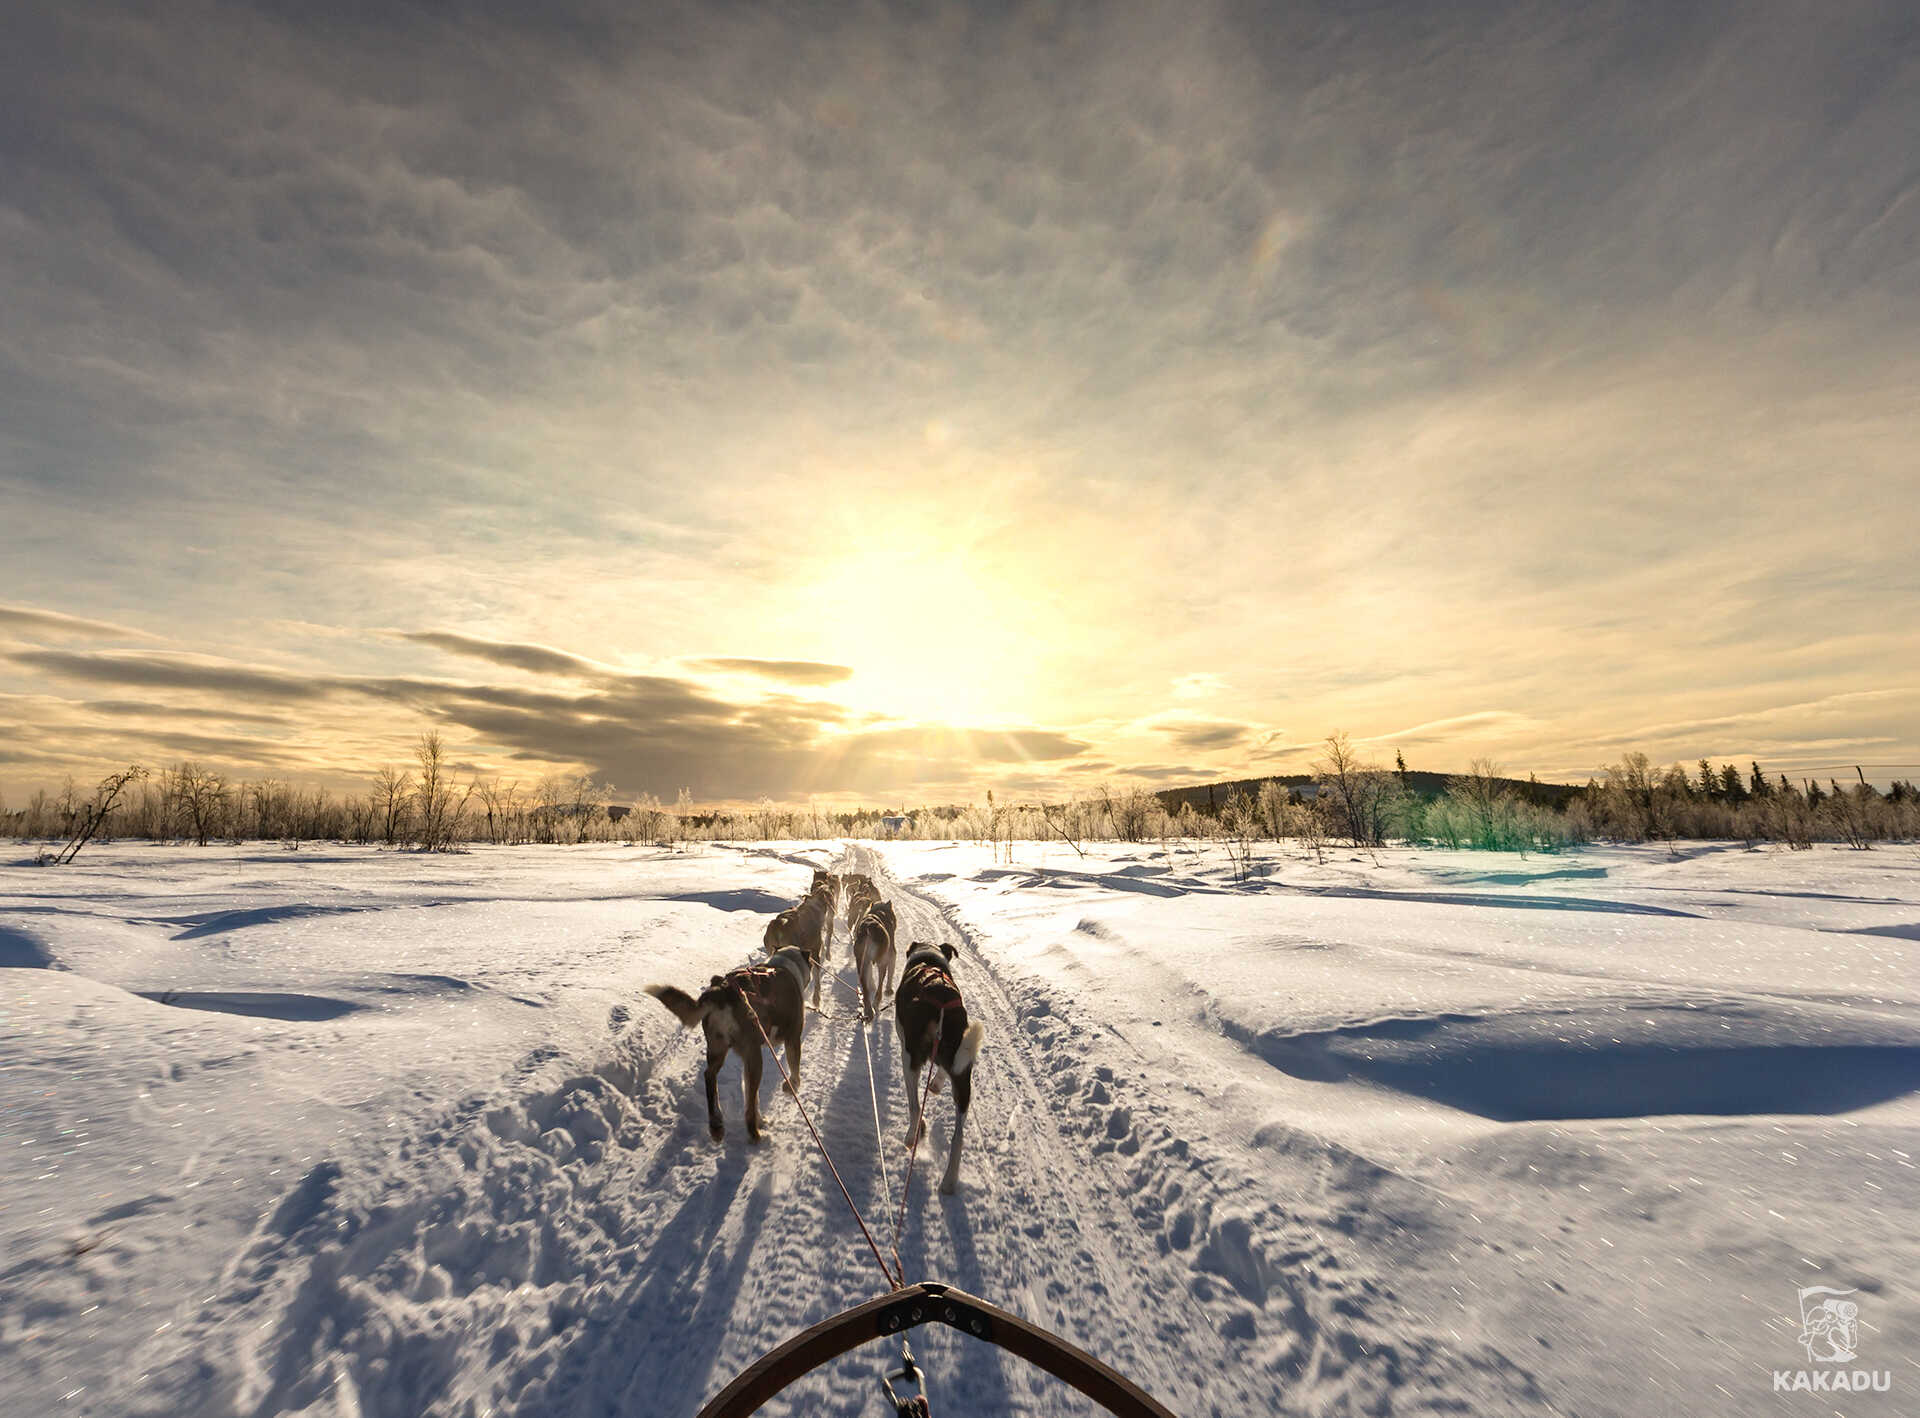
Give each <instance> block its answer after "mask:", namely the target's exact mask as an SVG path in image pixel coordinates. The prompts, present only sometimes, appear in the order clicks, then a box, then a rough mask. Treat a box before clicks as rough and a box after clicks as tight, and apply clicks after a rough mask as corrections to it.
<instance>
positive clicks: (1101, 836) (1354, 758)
mask: <svg viewBox="0 0 1920 1418" xmlns="http://www.w3.org/2000/svg"><path fill="white" fill-rule="evenodd" d="M1434 781H1435V775H1432V774H1416V773H1412V772H1410V771H1409V770H1408V768H1407V766H1406V762H1405V760H1404V759H1403V758H1399V757H1397V756H1396V762H1395V764H1394V766H1393V767H1391V768H1389V767H1386V766H1385V765H1383V764H1380V763H1378V762H1375V761H1373V760H1371V759H1369V758H1367V757H1366V756H1365V755H1364V754H1363V753H1362V752H1361V751H1360V750H1359V749H1358V748H1356V747H1355V745H1354V744H1353V742H1352V741H1351V740H1350V739H1349V738H1348V736H1347V735H1346V734H1344V733H1336V734H1333V735H1331V736H1330V737H1329V738H1328V739H1327V740H1326V742H1325V744H1324V745H1323V751H1322V753H1321V755H1320V756H1319V757H1318V758H1317V759H1316V760H1315V761H1314V763H1313V764H1312V772H1311V774H1309V775H1305V776H1302V775H1293V776H1290V777H1287V778H1280V777H1273V778H1268V779H1263V780H1243V781H1242V782H1240V783H1237V784H1233V785H1230V786H1229V787H1228V788H1227V790H1226V791H1225V793H1224V794H1222V795H1221V796H1220V797H1218V798H1217V799H1213V795H1212V794H1211V793H1209V799H1213V800H1211V801H1197V800H1196V794H1195V792H1194V790H1184V791H1178V792H1167V793H1160V794H1156V793H1154V792H1151V791H1149V790H1147V789H1145V788H1143V787H1139V786H1125V787H1115V786H1112V785H1103V786H1100V787H1098V788H1095V789H1092V790H1090V791H1085V792H1082V793H1079V794H1076V795H1075V796H1073V797H1071V798H1069V799H1068V800H1066V801H1064V802H1051V803H1048V802H1039V801H1018V800H1015V799H1012V798H1007V797H996V795H995V794H994V793H993V792H991V791H989V792H988V793H987V794H986V800H985V802H983V803H973V804H947V805H942V806H928V807H920V808H915V809H912V810H906V809H893V810H887V809H882V808H869V807H863V808H853V809H839V810H833V809H823V808H821V807H819V806H817V805H816V804H812V803H808V804H805V805H797V806H796V805H791V804H787V805H782V804H776V803H774V802H773V801H772V800H771V799H766V798H763V799H761V800H760V801H759V802H758V803H756V804H754V805H752V806H750V807H741V808H728V809H712V810H704V811H702V810H696V809H695V807H694V805H693V802H692V795H691V793H690V791H689V790H688V789H685V788H682V789H681V790H680V792H679V795H678V797H677V799H676V801H675V802H674V803H673V804H672V805H671V806H668V805H666V804H663V803H661V802H660V801H659V800H658V799H657V798H655V797H653V796H652V795H650V794H649V795H642V796H641V797H640V798H638V799H637V800H636V801H634V802H631V803H625V804H616V803H614V802H613V801H612V799H613V797H614V790H613V788H612V787H611V786H609V785H607V784H605V783H601V782H598V781H596V780H595V779H594V778H593V777H591V776H590V775H547V776H544V777H541V778H538V779H535V780H533V781H531V782H525V783H523V782H521V781H519V780H516V779H502V778H499V777H488V776H484V775H480V774H471V775H468V776H467V777H465V778H464V779H462V778H461V776H460V775H459V774H458V773H457V772H456V771H455V769H454V768H453V767H452V765H451V764H450V763H449V762H448V760H447V756H446V750H445V745H444V744H443V742H442V740H441V738H440V736H439V735H438V734H437V733H426V734H422V735H421V736H420V739H419V741H418V742H417V743H416V745H415V748H414V754H413V761H412V763H411V764H409V765H406V766H404V767H402V766H397V765H384V766H382V767H381V768H380V769H378V770H377V771H376V772H375V773H374V774H373V775H372V776H371V779H370V782H369V785H368V789H367V791H366V792H364V793H361V794H342V795H334V794H332V793H329V792H328V791H327V790H326V789H324V788H309V787H301V786H299V785H296V784H292V783H288V782H286V781H283V780H281V779H277V778H261V779H255V780H250V781H241V780H236V779H230V778H228V777H227V776H226V775H224V774H221V773H219V772H217V771H215V770H212V769H209V768H206V767H204V766H202V765H199V764H195V763H191V762H183V763H179V764H176V765H174V766H173V767H170V768H164V769H160V770H158V771H156V772H152V773H148V772H147V771H145V770H143V769H141V768H140V767H138V766H134V767H130V768H128V769H127V770H125V771H124V772H121V773H116V774H112V775H109V776H108V777H107V778H105V779H102V780H101V782H100V784H99V785H98V786H97V787H96V788H95V789H94V790H93V791H92V792H90V793H87V792H82V791H81V790H79V789H78V788H76V787H75V785H74V784H73V782H72V780H71V779H69V780H68V781H67V783H66V785H65V786H64V787H63V788H62V789H61V790H60V791H59V792H57V793H48V792H45V791H41V792H36V793H35V794H34V795H33V796H32V798H30V799H29V800H28V802H27V803H26V804H25V806H23V807H20V808H16V809H12V810H9V809H8V808H7V807H6V805H5V804H4V803H3V802H0V834H4V835H7V836H11V837H15V838H18V839H20V840H23V841H43V842H46V841H51V842H56V843H59V844H61V846H60V848H59V850H58V851H55V852H47V853H43V855H42V860H46V861H60V860H70V859H71V858H72V857H73V856H74V855H75V854H77V853H78V851H79V850H80V849H81V847H83V846H84V845H85V844H86V842H88V841H90V840H100V839H108V838H113V837H122V838H133V839H137V840H144V841H155V842H193V843H197V844H199V845H202V846H204V845H206V844H207V843H209V842H215V841H277V842H282V843H285V844H287V845H288V846H290V847H298V846H299V845H300V844H301V843H303V842H312V841H333V842H347V843H360V844H370V845H378V846H382V847H389V848H394V849H401V848H407V849H414V850H425V851H445V850H449V849H452V848H456V847H465V846H468V845H471V844H475V843H487V844H492V845H517V844H526V843H553V844H570V843H577V842H654V843H662V844H666V845H673V846H681V845H685V844H686V843H689V842H692V841H695V840H720V841H767V840H783V839H793V838H826V837H866V838H874V837H898V838H909V839H911V838H919V839H937V840H943V841H973V842H987V843H992V844H994V846H995V849H996V852H998V851H1001V850H1004V851H1005V852H1006V853H1007V854H1008V855H1009V857H1010V856H1011V853H1012V850H1013V844H1014V843H1015V842H1023V841H1024V842H1036V841H1043V840H1058V841H1062V842H1065V843H1067V844H1069V845H1071V846H1073V847H1074V848H1075V849H1076V850H1078V848H1079V844H1081V843H1083V842H1088V841H1121V842H1148V841H1159V842H1163V843H1172V842H1175V841H1183V842H1191V841H1209V842H1214V843H1218V844H1219V845H1220V846H1221V847H1222V848H1223V849H1224V850H1225V851H1226V852H1227V854H1228V855H1229V857H1230V858H1231V859H1232V860H1233V861H1234V862H1235V864H1236V865H1237V866H1241V867H1243V868H1245V869H1247V870H1250V869H1251V867H1250V863H1251V860H1252V855H1253V846H1254V844H1255V843H1258V842H1263V841H1267V842H1278V841H1290V842H1293V843H1295V844H1297V845H1298V846H1300V847H1301V848H1302V849H1304V850H1306V851H1308V852H1310V853H1315V854H1320V853H1324V851H1325V849H1326V847H1327V846H1328V844H1330V843H1333V842H1335V841H1339V842H1344V843H1347V844H1350V845H1352V846H1355V847H1360V848H1375V847H1380V846H1384V845H1386V844H1387V843H1389V842H1396V841H1397V842H1407V843H1415V844H1431V845H1435V846H1442V847H1452V848H1477V849H1481V850H1487V851H1553V850H1556V849H1558V848H1561V847H1565V846H1570V845H1574V844H1577V843H1582V842H1592V841H1599V840H1611V841H1623V842H1648V841H1672V840H1677V839H1681V838H1707V839H1721V840H1740V841H1746V842H1774V843H1782V844H1785V845H1787V846H1789V847H1792V848H1796V849H1803V848H1808V847H1811V846H1812V845H1813V844H1814V843H1815V842H1836V843H1844V844H1846V845H1849V846H1852V847H1857V848H1866V847H1868V846H1870V845H1871V844H1873V843H1876V842H1894V841H1900V842H1910V841H1915V840H1920V792H1916V790H1915V788H1914V785H1913V784H1912V783H1911V782H1910V781H1906V780H1895V781H1894V782H1893V783H1892V785H1891V786H1890V788H1889V789H1888V791H1886V792H1884V793H1882V792H1880V791H1878V790H1877V789H1875V788H1873V787H1872V786H1871V785H1870V784H1868V783H1867V782H1866V781H1865V780H1864V778H1862V779H1861V780H1860V781H1858V782H1855V783H1852V784H1843V783H1841V782H1839V781H1838V780H1836V779H1832V778H1830V779H1828V783H1827V786H1826V787H1825V788H1823V787H1821V785H1820V784H1819V783H1818V782H1817V781H1814V780H1812V779H1805V780H1802V781H1801V782H1799V783H1795V782H1793V781H1792V780H1790V779H1788V778H1787V777H1786V776H1785V775H1784V774H1779V775H1769V774H1767V773H1765V772H1763V771H1762V769H1761V767H1760V765H1759V764H1758V763H1753V764H1751V766H1750V769H1749V770H1748V771H1746V772H1742V771H1741V770H1740V769H1739V768H1737V767H1736V766H1735V765H1733V764H1730V763H1727V764H1721V765H1719V766H1718V767H1716V766H1714V765H1713V764H1712V763H1710V762H1708V761H1707V760H1706V759H1701V760H1699V761H1698V763H1697V764H1695V765H1694V766H1693V767H1692V768H1689V767H1686V766H1684V765H1681V764H1678V763H1676V764H1673V765H1670V766H1667V767H1659V766H1656V765H1655V764H1654V763H1653V762H1652V760H1650V759H1649V758H1648V756H1647V755H1646V754H1644V753H1628V754H1626V755H1625V756H1624V757H1623V758H1622V759H1621V760H1620V762H1618V763H1615V764H1611V765H1609V766H1608V767H1607V768H1606V769H1605V770H1604V772H1603V773H1602V774H1600V775H1597V776H1596V777H1594V778H1593V779H1591V780H1589V781H1588V783H1587V784H1586V785H1585V786H1584V787H1582V788H1573V789H1564V790H1561V789H1557V788H1556V789H1555V791H1553V792H1544V791H1532V790H1533V789H1546V788H1551V787H1554V785H1540V784H1525V783H1517V782H1516V781H1515V780H1513V779H1511V778H1507V777H1504V776H1502V774H1501V771H1500V769H1499V767H1498V766H1497V765H1496V764H1494V763H1492V762H1491V761H1489V760H1486V759H1478V760H1475V761H1474V763H1473V764H1472V765H1471V766H1470V767H1469V769H1468V771H1467V772H1465V773H1462V774H1456V775H1452V776H1451V777H1448V778H1446V779H1444V787H1443V788H1442V789H1440V790H1439V791H1433V790H1431V789H1430V788H1429V787H1428V786H1427V785H1429V784H1431V783H1432V782H1434ZM1556 799H1560V800H1562V801H1563V803H1564V805H1563V806H1555V805H1554V802H1555V800H1556Z"/></svg>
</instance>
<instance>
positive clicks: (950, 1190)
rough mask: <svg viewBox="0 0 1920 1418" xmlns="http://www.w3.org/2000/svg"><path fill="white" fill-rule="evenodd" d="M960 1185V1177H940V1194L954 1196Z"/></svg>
mask: <svg viewBox="0 0 1920 1418" xmlns="http://www.w3.org/2000/svg"><path fill="white" fill-rule="evenodd" d="M959 1186H960V1179H959V1178H958V1177H942V1178H941V1179H940V1195H942V1196H952V1195H953V1194H954V1192H955V1191H957V1190H958V1189H959Z"/></svg>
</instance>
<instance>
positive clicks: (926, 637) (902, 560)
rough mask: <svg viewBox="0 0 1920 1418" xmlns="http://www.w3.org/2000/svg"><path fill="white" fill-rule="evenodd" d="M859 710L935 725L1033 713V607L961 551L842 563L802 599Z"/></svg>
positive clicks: (885, 551) (864, 552)
mask: <svg viewBox="0 0 1920 1418" xmlns="http://www.w3.org/2000/svg"><path fill="white" fill-rule="evenodd" d="M799 599H800V601H801V602H802V603H803V604H804V605H806V606H807V607H809V608H810V611H811V614H812V616H813V617H814V621H813V623H814V625H815V626H817V627H818V629H819V630H820V631H821V632H822V635H821V643H822V644H823V645H824V646H825V647H826V653H827V655H828V656H829V657H830V658H832V659H834V660H835V661H837V662H838V663H841V664H846V665H851V666H852V667H853V668H854V671H855V673H854V678H853V679H852V680H850V681H848V682H847V684H845V685H844V686H842V687H841V688H842V690H843V691H844V692H843V693H842V694H841V695H840V696H839V697H840V698H842V700H843V701H844V702H845V703H847V704H848V705H849V707H851V708H854V709H860V710H866V711H868V712H871V713H876V714H885V715H888V716H889V717H896V718H903V719H913V720H926V721H931V722H938V723H950V724H958V723H965V724H969V725H974V724H988V723H996V722H1000V721H1003V720H1013V719H1023V718H1025V717H1027V716H1029V715H1031V713H1032V706H1031V703H1030V688H1031V680H1032V678H1033V668H1034V666H1035V664H1036V663H1037V660H1036V656H1037V655H1038V654H1040V653H1041V650H1040V646H1039V644H1038V641H1037V637H1036V636H1035V634H1034V632H1033V629H1032V609H1031V603H1030V602H1029V601H1028V600H1027V598H1026V597H1025V596H1024V595H1023V591H1022V588H1021V587H1019V586H1016V585H1013V584H1011V583H1010V582H1009V581H1008V580H1007V579H1006V578H1004V577H995V576H991V575H983V574H980V572H979V571H978V570H977V566H976V563H975V562H974V561H973V560H972V559H971V558H969V557H968V556H967V555H966V554H965V552H964V551H963V550H962V549H961V548H958V547H953V546H946V545H940V544H929V543H926V542H916V543H900V542H889V543H887V544H885V545H875V546H871V547H862V548H858V549H855V550H853V551H851V552H849V553H847V554H845V555H842V556H839V557H836V558H835V559H834V560H833V561H832V562H831V563H830V564H829V565H828V566H827V567H826V568H824V570H823V572H822V574H821V575H820V576H819V577H818V578H817V579H816V580H815V581H813V582H812V583H811V584H809V585H808V586H807V587H806V588H805V589H804V590H803V591H802V593H801V595H800V597H799Z"/></svg>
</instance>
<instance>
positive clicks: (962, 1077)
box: [893, 940, 986, 1194]
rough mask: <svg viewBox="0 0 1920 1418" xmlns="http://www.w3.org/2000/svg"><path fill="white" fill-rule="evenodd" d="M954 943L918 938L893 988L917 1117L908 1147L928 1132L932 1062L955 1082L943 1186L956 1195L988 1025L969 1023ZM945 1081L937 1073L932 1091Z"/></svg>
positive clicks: (895, 1014)
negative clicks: (956, 977)
mask: <svg viewBox="0 0 1920 1418" xmlns="http://www.w3.org/2000/svg"><path fill="white" fill-rule="evenodd" d="M953 954H954V951H953V947H952V946H951V945H949V944H948V943H947V942H945V941H942V942H940V944H938V945H928V944H926V943H925V942H923V941H917V940H916V941H915V942H914V943H913V949H912V950H910V951H909V952H908V953H907V967H906V970H905V971H904V972H903V973H902V974H901V976H900V987H899V988H898V989H897V990H896V991H894V996H893V1021H894V1025H895V1027H897V1028H898V1029H899V1031H900V1052H901V1055H902V1062H903V1063H904V1064H905V1065H906V1073H907V1101H908V1103H909V1104H910V1105H911V1106H912V1108H913V1120H912V1121H911V1122H910V1123H909V1124H908V1125H907V1146H909V1147H912V1146H913V1144H914V1143H916V1142H918V1141H919V1140H920V1137H921V1134H922V1133H924V1132H925V1131H926V1126H927V1122H926V1119H925V1118H923V1117H921V1116H920V1087H919V1084H920V1070H921V1069H923V1068H925V1067H926V1066H927V1064H928V1063H929V1062H931V1063H932V1064H933V1066H934V1067H936V1068H938V1069H939V1070H940V1072H941V1073H944V1074H946V1076H947V1077H948V1078H951V1079H952V1080H953V1145H952V1147H951V1148H949V1149H948V1152H947V1171H946V1175H945V1176H943V1177H942V1178H941V1179H940V1190H941V1191H943V1192H946V1193H949V1194H951V1193H952V1191H953V1189H954V1187H955V1186H957V1185H958V1184H959V1181H960V1135H961V1133H962V1131H963V1130H964V1129H965V1127H966V1125H967V1105H968V1104H969V1103H971V1102H972V1101H973V1064H974V1060H975V1059H976V1058H978V1057H979V1055H980V1040H981V1038H982V1037H983V1036H984V1035H985V1033H986V1026H985V1025H982V1024H969V1023H968V1022H967V1006H966V1004H965V1003H964V1002H963V1001H962V1000H961V998H960V987H959V986H958V985H956V984H955V983H954V981H953ZM939 1082H940V1075H939V1074H935V1075H934V1076H933V1078H932V1079H931V1080H930V1082H929V1083H928V1087H929V1089H932V1088H934V1087H936V1086H937V1085H938V1084H939Z"/></svg>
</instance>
